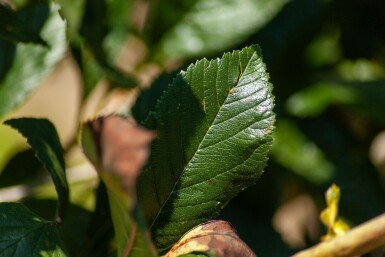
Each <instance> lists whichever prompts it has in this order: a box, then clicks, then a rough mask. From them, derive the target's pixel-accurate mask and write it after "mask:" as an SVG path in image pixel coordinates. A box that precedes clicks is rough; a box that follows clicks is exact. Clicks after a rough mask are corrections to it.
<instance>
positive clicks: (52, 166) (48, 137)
mask: <svg viewBox="0 0 385 257" xmlns="http://www.w3.org/2000/svg"><path fill="white" fill-rule="evenodd" d="M4 124H6V125H8V126H11V127H12V128H14V129H16V130H18V131H19V132H20V133H21V134H22V135H23V136H24V137H25V138H26V139H27V141H28V144H29V145H30V146H31V148H32V150H33V151H34V152H35V155H36V157H37V158H38V159H39V161H40V162H41V163H42V164H43V165H44V167H45V168H46V170H47V171H48V172H49V173H50V175H51V177H52V180H53V182H54V184H55V188H56V192H57V194H58V200H59V201H58V208H57V217H56V219H57V221H58V222H60V220H61V219H62V218H63V215H64V214H65V212H66V210H67V207H68V203H69V188H68V183H67V178H66V175H65V163H64V157H63V148H62V146H61V144H60V140H59V136H58V134H57V132H56V129H55V127H54V125H53V124H52V123H51V122H50V121H49V120H47V119H35V118H19V119H10V120H7V121H5V122H4Z"/></svg>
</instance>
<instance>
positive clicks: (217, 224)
mask: <svg viewBox="0 0 385 257" xmlns="http://www.w3.org/2000/svg"><path fill="white" fill-rule="evenodd" d="M191 252H208V253H211V254H215V255H216V256H218V257H255V256H256V255H255V254H254V253H253V251H252V250H251V249H250V248H249V247H248V246H247V245H246V244H245V243H244V242H243V241H242V240H241V239H240V238H239V236H238V234H237V232H236V231H235V229H234V228H233V227H232V226H231V224H230V223H229V222H227V221H223V220H212V221H209V222H206V223H202V224H200V225H198V226H196V227H195V228H193V229H191V230H190V231H188V232H187V233H186V234H185V235H184V236H183V237H182V238H181V239H180V240H179V242H178V243H176V244H175V245H174V246H173V247H172V248H171V250H170V251H169V252H168V253H167V254H166V255H165V256H164V257H176V256H180V255H183V254H187V253H191Z"/></svg>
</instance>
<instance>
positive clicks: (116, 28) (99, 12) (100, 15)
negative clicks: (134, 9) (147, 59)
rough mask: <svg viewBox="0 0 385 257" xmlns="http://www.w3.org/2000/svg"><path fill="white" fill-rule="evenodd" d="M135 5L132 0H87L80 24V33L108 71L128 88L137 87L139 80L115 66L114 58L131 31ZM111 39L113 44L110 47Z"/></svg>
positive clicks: (116, 80)
mask: <svg viewBox="0 0 385 257" xmlns="http://www.w3.org/2000/svg"><path fill="white" fill-rule="evenodd" d="M131 5H132V1H122V0H120V1H106V0H87V1H86V4H85V11H84V16H83V20H82V24H81V27H80V34H81V35H82V36H83V37H84V39H85V41H86V43H87V46H88V47H89V49H90V50H91V52H92V54H93V57H94V58H95V60H96V61H97V64H98V65H99V66H100V67H101V68H102V69H103V72H104V74H105V75H106V76H107V77H108V78H109V79H110V80H111V81H112V82H113V83H115V84H116V85H117V86H121V87H125V88H132V87H135V86H136V85H137V81H136V79H135V78H134V77H133V76H131V75H129V74H126V73H123V72H122V71H120V70H119V69H118V68H117V67H115V65H114V61H115V57H116V55H117V53H118V50H119V49H120V47H121V46H122V45H123V43H124V42H125V39H126V36H127V34H128V30H129V28H128V25H127V24H125V21H126V20H127V16H126V15H128V14H129V11H130V9H131ZM107 39H109V40H107ZM108 42H110V43H111V44H112V47H110V46H107V43H108ZM106 49H108V50H109V51H106ZM85 65H87V63H85Z"/></svg>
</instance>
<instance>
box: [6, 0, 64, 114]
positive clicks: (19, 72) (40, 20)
mask: <svg viewBox="0 0 385 257" xmlns="http://www.w3.org/2000/svg"><path fill="white" fill-rule="evenodd" d="M19 15H20V17H22V21H23V25H25V24H28V23H32V24H41V30H40V34H39V35H40V37H41V38H42V39H43V40H44V41H45V42H46V43H47V45H48V46H43V45H37V44H31V43H17V44H16V45H8V47H7V48H2V47H0V63H2V62H4V61H6V62H7V63H8V64H7V65H6V67H3V68H4V69H2V70H1V71H0V118H1V117H3V116H4V115H5V114H6V113H7V112H9V111H10V110H12V109H13V108H15V107H17V106H18V105H19V104H21V103H22V102H23V101H24V99H25V98H26V97H27V96H28V95H29V94H30V93H31V92H32V91H33V90H34V89H35V88H36V87H37V86H38V85H39V83H40V82H41V81H42V80H43V79H44V78H45V76H47V75H48V74H49V73H50V72H51V71H52V69H53V68H54V66H55V64H57V63H58V61H60V60H61V59H62V57H63V56H64V53H65V49H66V45H67V42H66V35H65V29H66V22H65V21H64V20H63V19H62V18H61V16H60V14H59V7H58V5H57V4H55V3H51V4H49V5H48V4H46V3H40V4H36V5H32V6H30V7H27V8H25V9H22V10H21V11H20V12H19ZM32 21H34V22H32ZM0 45H1V42H0Z"/></svg>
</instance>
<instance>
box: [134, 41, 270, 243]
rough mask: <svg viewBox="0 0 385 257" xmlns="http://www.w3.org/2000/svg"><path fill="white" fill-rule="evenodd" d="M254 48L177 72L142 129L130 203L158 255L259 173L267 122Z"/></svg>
mask: <svg viewBox="0 0 385 257" xmlns="http://www.w3.org/2000/svg"><path fill="white" fill-rule="evenodd" d="M272 109H273V97H272V95H271V85H270V84H269V82H268V75H267V73H266V70H265V66H264V64H263V62H262V57H261V53H260V49H259V48H258V47H256V46H252V47H248V48H244V49H243V50H242V51H234V52H232V53H227V54H225V55H224V56H223V57H222V58H221V59H215V60H212V61H208V60H206V59H203V60H201V61H198V62H197V63H195V64H193V65H191V66H190V67H189V68H188V69H187V71H185V72H181V73H180V74H179V75H178V76H177V77H176V78H175V79H174V81H173V83H172V85H170V86H169V88H168V90H167V91H166V92H165V93H164V94H163V96H162V97H161V99H160V100H159V101H158V104H157V105H156V107H155V111H153V112H152V113H150V115H149V117H148V119H147V120H146V121H145V122H144V123H145V126H147V127H148V128H151V129H156V131H157V136H158V138H157V139H156V140H155V141H154V142H153V144H152V149H151V150H152V151H151V156H150V159H149V163H148V165H147V166H146V168H145V170H144V172H143V173H142V176H141V177H140V178H139V184H138V198H139V202H140V203H141V206H142V207H143V208H144V212H145V214H146V216H147V222H148V223H149V224H150V228H151V231H152V235H153V237H154V240H155V242H156V244H157V246H158V247H159V249H160V250H165V249H167V248H168V247H170V246H171V245H172V244H174V243H175V242H176V241H177V240H178V239H179V238H180V237H181V236H182V235H183V234H184V233H185V232H186V231H188V230H189V229H191V228H192V227H194V226H196V225H198V224H200V223H202V222H205V221H207V220H209V219H211V218H213V217H215V216H217V215H218V214H219V212H220V211H221V210H222V209H223V208H224V206H225V205H226V204H227V202H228V201H229V200H230V199H231V198H233V197H234V196H235V195H237V194H238V193H239V192H240V191H242V190H243V189H245V188H247V187H248V186H250V185H252V184H254V183H255V181H256V180H257V179H258V178H259V176H260V175H261V174H262V170H263V168H264V167H265V165H266V161H267V156H266V155H267V152H268V150H269V149H270V146H271V143H272V137H271V131H272V129H273V123H274V114H273V112H272Z"/></svg>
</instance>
